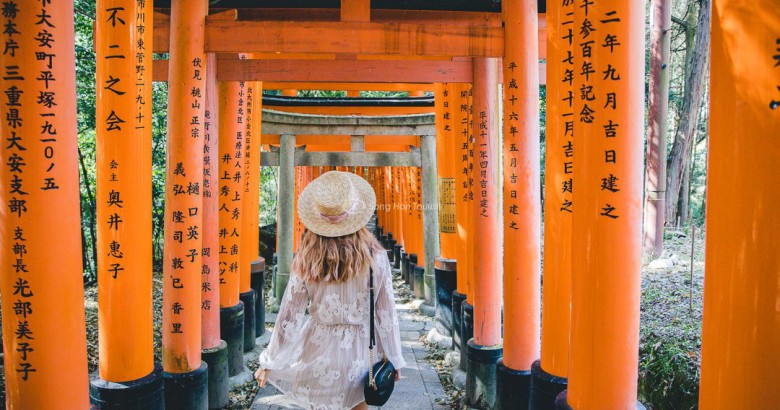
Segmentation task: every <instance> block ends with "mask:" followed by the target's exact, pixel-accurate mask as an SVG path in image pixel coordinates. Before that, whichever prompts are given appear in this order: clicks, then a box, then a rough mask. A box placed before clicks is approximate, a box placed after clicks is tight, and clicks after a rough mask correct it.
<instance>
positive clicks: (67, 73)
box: [0, 0, 151, 410]
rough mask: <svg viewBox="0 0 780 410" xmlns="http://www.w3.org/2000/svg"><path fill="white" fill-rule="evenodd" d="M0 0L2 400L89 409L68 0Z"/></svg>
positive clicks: (46, 409)
mask: <svg viewBox="0 0 780 410" xmlns="http://www.w3.org/2000/svg"><path fill="white" fill-rule="evenodd" d="M2 7H3V10H4V15H3V24H4V26H5V29H6V30H5V31H4V32H3V34H0V36H1V37H2V41H3V44H5V45H6V51H7V53H4V54H3V56H2V68H0V69H1V70H2V73H3V75H2V76H0V87H2V90H3V93H2V94H0V95H2V97H1V98H0V100H2V104H0V115H2V121H0V133H2V136H3V144H2V145H0V154H1V155H2V158H3V164H2V166H0V178H2V183H0V187H2V194H1V195H2V197H1V198H2V201H0V202H1V203H0V207H2V208H1V209H2V210H1V211H0V212H1V213H0V215H2V217H0V235H1V236H0V243H2V250H0V252H2V253H1V255H2V256H0V261H2V268H1V269H2V270H1V272H2V273H1V274H0V294H1V295H2V308H3V351H4V352H5V357H4V372H5V389H6V393H7V396H6V405H7V406H8V408H9V409H36V410H39V409H40V410H50V409H61V408H73V409H86V408H87V407H89V395H88V389H89V385H88V375H87V338H86V332H85V330H84V329H85V323H84V322H85V320H84V287H83V286H84V284H83V274H84V271H83V266H82V262H81V247H80V243H81V242H80V229H81V226H80V222H79V221H80V211H79V179H78V154H77V149H78V144H77V131H76V85H75V84H76V78H75V77H76V73H75V69H74V67H75V65H76V63H75V61H74V54H75V52H74V50H75V46H74V33H73V1H72V0H52V1H50V2H44V3H43V5H42V4H41V2H39V1H35V2H33V1H19V0H8V1H4V2H3V6H2ZM36 15H37V16H36ZM40 33H45V35H44V34H40ZM39 36H40V38H43V39H45V40H46V41H45V45H44V43H42V42H41V41H40V40H38V39H36V37H39ZM8 45H12V47H11V48H10V49H9V48H8ZM38 55H43V56H44V58H40V57H38ZM129 81H130V82H132V81H133V79H130V80H129ZM39 96H41V97H43V98H42V100H43V102H42V101H41V100H40V99H41V97H39ZM36 101H37V102H36ZM102 120H104V118H103V119H99V121H102ZM42 132H43V134H42ZM147 245H148V244H147ZM149 337H151V334H150V335H149Z"/></svg>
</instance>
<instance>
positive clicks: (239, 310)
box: [219, 301, 244, 376]
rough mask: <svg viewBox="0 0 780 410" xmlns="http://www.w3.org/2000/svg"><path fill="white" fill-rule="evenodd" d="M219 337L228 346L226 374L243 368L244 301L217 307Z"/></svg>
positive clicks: (232, 374) (239, 371)
mask: <svg viewBox="0 0 780 410" xmlns="http://www.w3.org/2000/svg"><path fill="white" fill-rule="evenodd" d="M219 320H220V323H219V338H220V339H222V340H224V341H225V342H226V343H227V346H228V374H229V375H231V376H235V375H237V374H239V373H241V371H242V370H244V302H241V301H238V304H237V305H235V306H230V307H226V308H221V309H219Z"/></svg>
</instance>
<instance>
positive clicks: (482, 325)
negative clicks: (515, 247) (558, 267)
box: [473, 58, 503, 346]
mask: <svg viewBox="0 0 780 410" xmlns="http://www.w3.org/2000/svg"><path fill="white" fill-rule="evenodd" d="M498 70H499V63H498V59H495V58H483V59H476V60H475V61H474V80H475V82H474V90H473V94H474V97H473V98H474V121H473V127H474V139H475V141H474V156H475V159H474V199H475V200H474V203H473V205H474V206H473V212H474V237H475V238H478V240H475V243H474V277H475V282H474V342H475V343H477V344H478V345H480V346H494V345H498V344H500V343H501V304H502V303H501V300H502V298H501V287H502V272H501V271H502V263H501V260H502V252H501V251H502V249H503V243H502V241H501V234H500V231H501V226H500V225H499V220H500V216H499V213H500V212H501V207H500V202H499V189H500V179H499V176H500V175H501V169H500V152H501V151H500V150H501V145H500V140H501V139H500V134H501V129H500V121H501V119H500V118H499V115H498V114H499V107H498V104H499V99H498V87H499V84H498Z"/></svg>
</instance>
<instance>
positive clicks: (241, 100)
mask: <svg viewBox="0 0 780 410" xmlns="http://www.w3.org/2000/svg"><path fill="white" fill-rule="evenodd" d="M223 94H224V95H223ZM220 101H221V103H222V104H221V107H220V108H221V109H220V114H219V115H220V122H221V126H220V129H219V134H220V139H219V155H220V157H219V285H220V306H222V307H230V306H235V305H236V304H237V303H238V295H239V279H240V269H241V267H240V262H241V254H240V246H241V222H242V219H241V214H242V209H241V205H242V204H241V200H242V196H243V195H242V194H243V191H244V185H243V183H242V179H243V176H244V174H243V169H242V168H243V164H244V133H245V125H246V122H245V114H246V113H245V103H246V84H245V83H243V82H240V83H236V82H230V83H227V84H224V83H223V85H222V87H221V88H220Z"/></svg>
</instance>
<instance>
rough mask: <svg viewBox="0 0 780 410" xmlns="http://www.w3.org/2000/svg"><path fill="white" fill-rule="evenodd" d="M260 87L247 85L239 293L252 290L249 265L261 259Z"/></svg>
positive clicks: (261, 102) (250, 83) (261, 87)
mask: <svg viewBox="0 0 780 410" xmlns="http://www.w3.org/2000/svg"><path fill="white" fill-rule="evenodd" d="M262 95H263V83H261V82H249V83H246V98H245V100H246V101H245V103H246V109H245V120H246V129H245V132H244V168H243V169H242V172H243V174H244V180H242V182H241V184H242V187H243V194H242V195H243V196H244V198H243V200H242V206H243V210H242V212H241V214H242V215H241V219H242V222H241V225H242V227H241V232H242V233H243V234H242V235H241V238H242V239H241V280H240V286H239V287H240V291H241V293H246V292H249V291H250V290H251V289H252V286H251V285H252V283H251V280H252V272H251V266H252V262H253V261H255V260H257V258H259V257H260V231H259V228H260V130H261V129H262V122H261V121H262V109H263V98H262Z"/></svg>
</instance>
